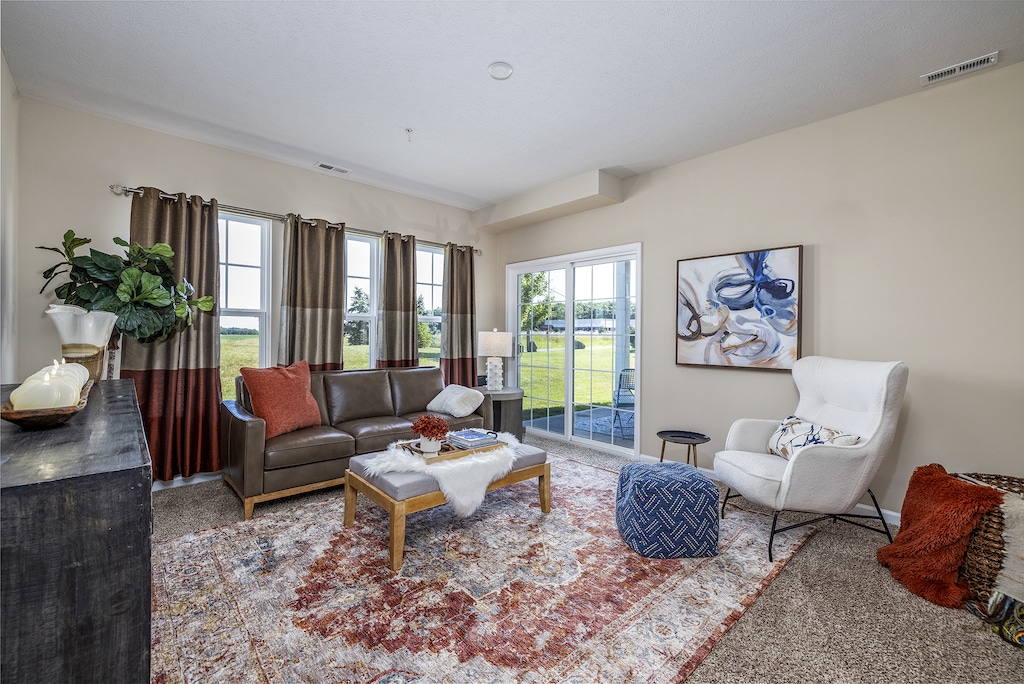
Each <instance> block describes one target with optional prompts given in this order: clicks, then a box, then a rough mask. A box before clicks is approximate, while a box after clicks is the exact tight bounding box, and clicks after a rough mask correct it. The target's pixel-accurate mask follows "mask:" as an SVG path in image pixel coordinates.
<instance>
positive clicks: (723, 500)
mask: <svg viewBox="0 0 1024 684" xmlns="http://www.w3.org/2000/svg"><path fill="white" fill-rule="evenodd" d="M661 446H662V452H663V453H662V455H661V457H662V458H665V454H664V447H665V445H664V443H663V444H662V445H661ZM730 494H732V489H730V488H728V487H726V489H725V496H723V497H722V520H725V502H726V501H728V500H729V495H730Z"/></svg>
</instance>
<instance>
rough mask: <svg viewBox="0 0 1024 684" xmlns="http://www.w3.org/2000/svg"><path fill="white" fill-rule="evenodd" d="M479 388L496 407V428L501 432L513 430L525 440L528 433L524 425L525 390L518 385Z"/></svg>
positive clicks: (514, 433)
mask: <svg viewBox="0 0 1024 684" xmlns="http://www.w3.org/2000/svg"><path fill="white" fill-rule="evenodd" d="M477 389H478V390H480V391H481V392H483V393H484V394H485V395H487V396H489V397H490V398H491V402H492V406H493V407H494V429H495V430H497V431H499V432H511V433H512V434H513V435H515V436H516V439H518V440H519V441H523V437H524V436H525V435H526V428H524V427H523V390H521V389H520V388H518V387H506V388H504V389H500V390H489V389H487V388H486V387H478V388H477Z"/></svg>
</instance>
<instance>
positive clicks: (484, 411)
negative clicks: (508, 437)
mask: <svg viewBox="0 0 1024 684" xmlns="http://www.w3.org/2000/svg"><path fill="white" fill-rule="evenodd" d="M473 389H475V390H476V391H477V392H480V393H481V394H483V395H484V400H483V401H481V402H480V405H479V406H477V408H476V411H473V413H474V414H476V415H478V416H483V419H484V430H493V429H494V402H493V401H492V400H491V394H490V392H488V391H487V390H486V389H484V388H483V387H474V388H473Z"/></svg>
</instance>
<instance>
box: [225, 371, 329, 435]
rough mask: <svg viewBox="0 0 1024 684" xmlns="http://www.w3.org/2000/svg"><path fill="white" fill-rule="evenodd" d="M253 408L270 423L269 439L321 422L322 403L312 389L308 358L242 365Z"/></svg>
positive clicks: (268, 429) (258, 415)
mask: <svg viewBox="0 0 1024 684" xmlns="http://www.w3.org/2000/svg"><path fill="white" fill-rule="evenodd" d="M239 372H240V373H241V374H242V378H243V379H244V380H245V386H246V388H247V389H248V390H249V397H250V399H251V401H252V412H253V414H254V415H255V416H256V417H258V418H262V419H263V420H264V421H266V423H267V433H266V439H273V438H274V437H277V436H278V435H283V434H285V433H287V432H291V431H293V430H298V429H299V428H304V427H311V426H314V425H320V407H319V406H318V405H317V403H316V399H314V398H313V394H312V392H310V389H309V388H310V376H309V364H308V363H307V362H305V361H299V362H297V363H293V364H292V365H290V366H285V367H280V366H278V367H275V368H242V369H240V371H239Z"/></svg>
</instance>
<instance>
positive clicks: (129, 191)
mask: <svg viewBox="0 0 1024 684" xmlns="http://www.w3.org/2000/svg"><path fill="white" fill-rule="evenodd" d="M110 192H112V193H114V194H115V195H124V196H125V197H128V196H130V195H141V194H142V188H130V187H128V186H127V185H121V184H120V183H114V184H113V185H111V186H110ZM160 198H161V199H178V196H177V195H169V194H167V193H165V192H161V193H160ZM189 199H191V198H189ZM203 205H205V206H209V205H210V203H209V201H204V202H203ZM217 206H218V207H220V208H221V209H223V210H225V211H237V212H240V213H243V214H248V215H250V216H255V217H257V218H265V219H270V220H272V221H281V222H282V223H283V222H284V221H287V220H288V217H287V216H285V215H284V214H272V213H270V212H269V211H260V210H258V209H246V208H245V207H233V206H231V205H230V204H220V203H218V205H217ZM302 222H303V223H307V224H309V225H315V224H316V221H313V220H311V219H302ZM327 227H328V228H344V227H345V224H344V223H328V224H327ZM348 230H349V231H351V232H353V233H355V234H357V235H367V236H370V237H381V235H382V234H381V233H375V232H373V231H370V230H358V229H352V228H349V229H348ZM417 242H419V243H420V244H423V245H426V246H427V247H444V245H443V244H441V243H438V242H428V241H426V240H421V241H420V240H418V241H417ZM483 253H484V252H483V250H482V249H479V248H477V247H474V248H473V254H476V255H477V256H483Z"/></svg>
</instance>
